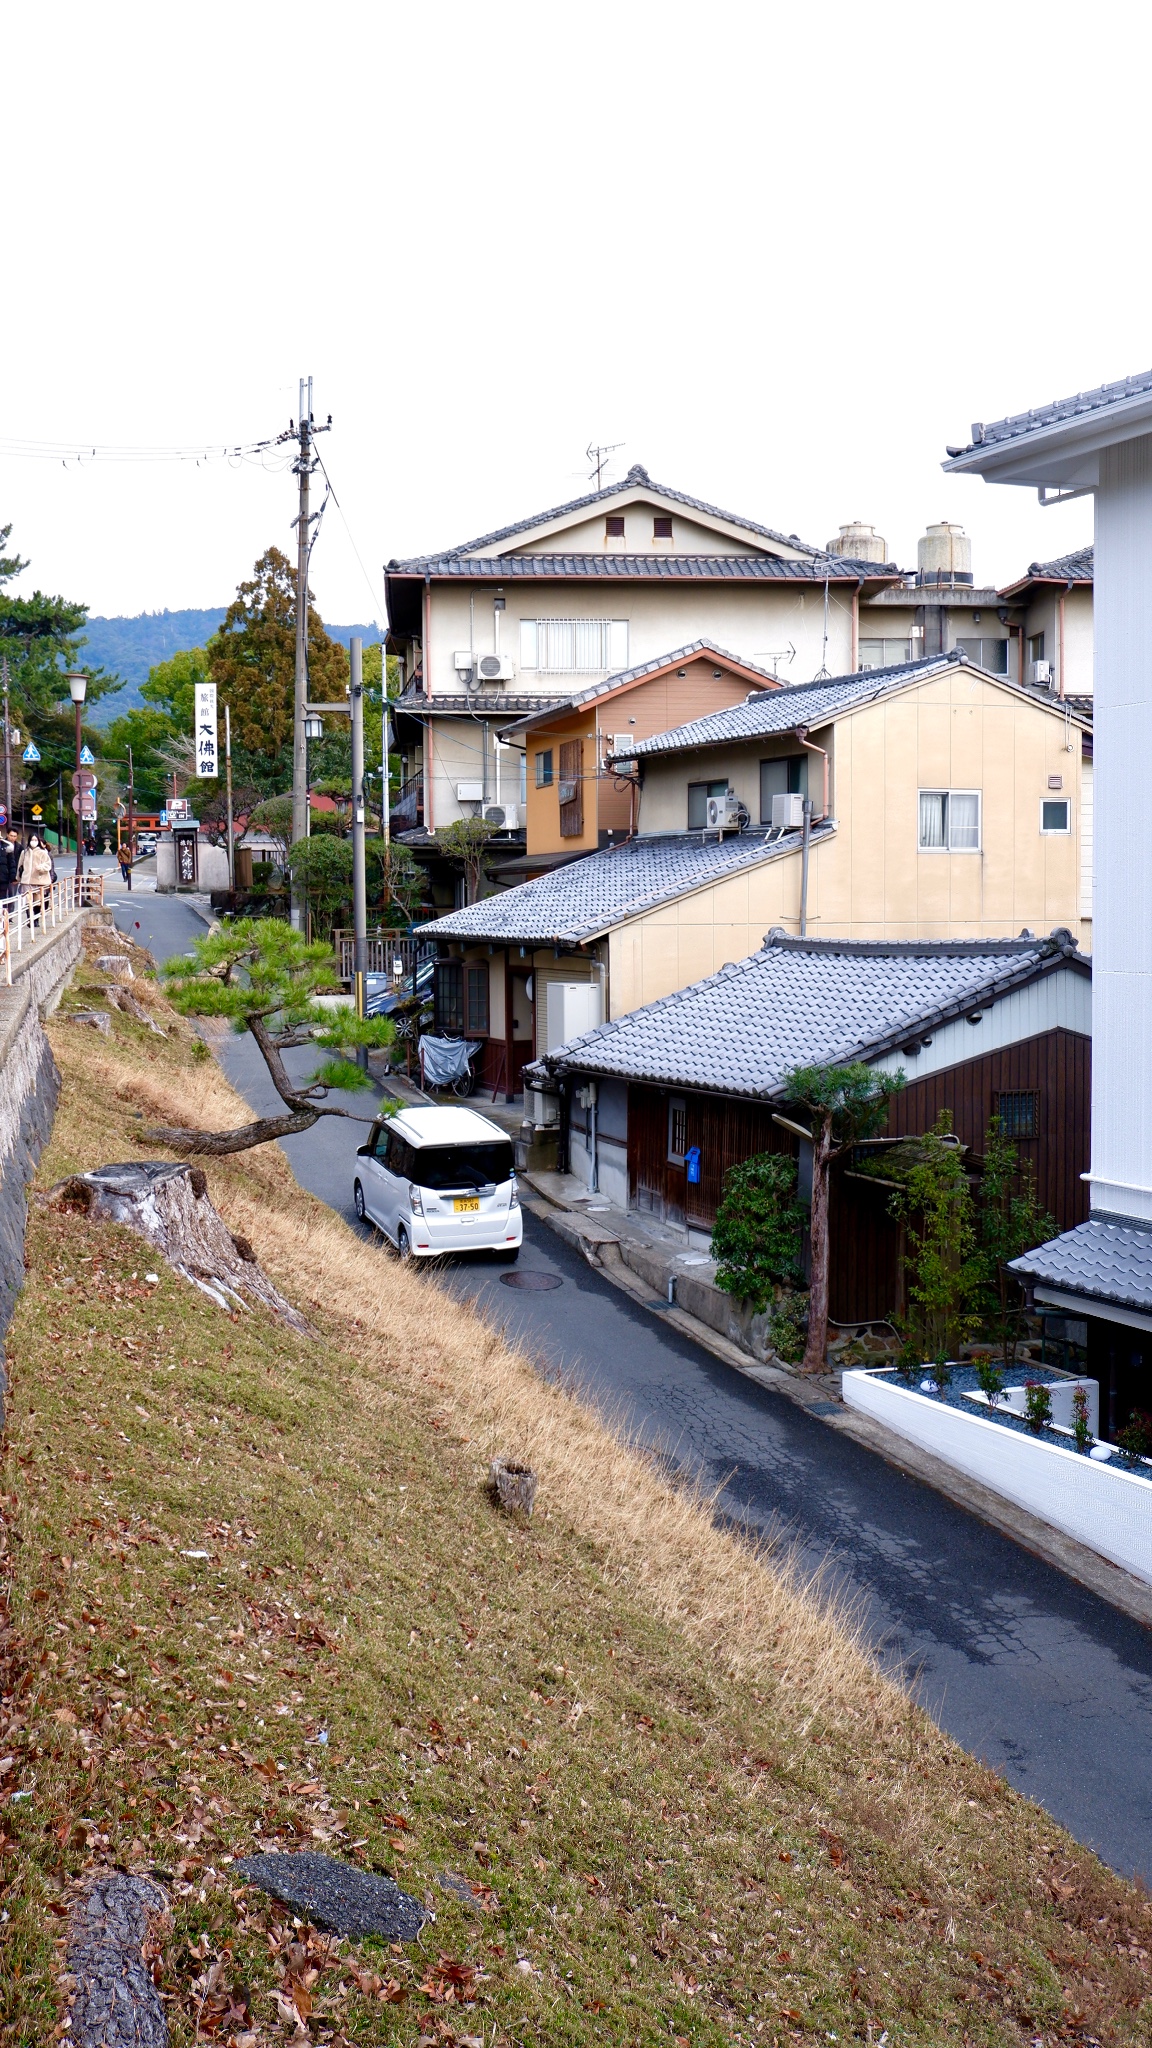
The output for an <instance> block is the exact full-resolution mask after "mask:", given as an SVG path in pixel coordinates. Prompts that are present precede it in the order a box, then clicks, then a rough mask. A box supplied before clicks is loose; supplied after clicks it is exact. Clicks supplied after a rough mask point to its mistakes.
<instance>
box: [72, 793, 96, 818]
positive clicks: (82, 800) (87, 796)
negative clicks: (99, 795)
mask: <svg viewBox="0 0 1152 2048" xmlns="http://www.w3.org/2000/svg"><path fill="white" fill-rule="evenodd" d="M72 809H73V810H74V811H75V813H76V816H77V817H78V818H94V817H95V816H96V799H95V797H94V796H93V794H92V791H91V790H90V789H86V790H84V791H83V792H82V793H81V795H79V796H74V797H73V799H72Z"/></svg>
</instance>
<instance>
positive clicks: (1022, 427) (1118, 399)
mask: <svg viewBox="0 0 1152 2048" xmlns="http://www.w3.org/2000/svg"><path fill="white" fill-rule="evenodd" d="M1150 396H1152V370H1142V371H1141V372H1140V373H1139V375H1137V376H1135V377H1122V378H1121V379H1120V381H1119V382H1118V383H1116V384H1100V385H1098V386H1097V388H1096V389H1095V391H1077V392H1076V393H1075V394H1074V395H1073V396H1072V397H1071V398H1055V399H1053V400H1052V402H1051V404H1050V405H1038V406H1035V407H1034V408H1033V410H1032V411H1031V412H1017V413H1012V414H1011V415H1010V416H1009V418H1008V419H1004V420H990V421H983V420H978V421H977V422H976V423H975V425H974V426H973V428H972V439H971V441H970V442H969V443H968V445H967V447H966V448H949V450H948V453H949V455H950V456H951V457H953V459H955V460H959V459H962V458H963V457H964V456H965V455H972V454H974V453H975V451H976V449H977V448H990V447H993V446H995V445H996V444H997V443H1002V442H1005V441H1017V440H1019V439H1020V438H1021V436H1022V435H1024V434H1035V433H1040V432H1042V431H1043V429H1044V428H1045V427H1058V426H1062V425H1063V423H1064V422H1065V421H1066V420H1075V419H1080V418H1083V417H1087V416H1090V415H1091V414H1093V413H1103V412H1107V411H1109V410H1110V409H1111V408H1112V407H1115V406H1120V405H1124V404H1126V403H1127V402H1128V401H1129V400H1131V399H1138V398H1147V397H1150ZM944 467H945V469H947V468H948V467H949V465H948V463H945V464H944Z"/></svg>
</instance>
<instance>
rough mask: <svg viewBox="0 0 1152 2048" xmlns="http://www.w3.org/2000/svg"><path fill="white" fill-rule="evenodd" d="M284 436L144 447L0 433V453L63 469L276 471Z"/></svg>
mask: <svg viewBox="0 0 1152 2048" xmlns="http://www.w3.org/2000/svg"><path fill="white" fill-rule="evenodd" d="M284 439H285V436H284V435H282V434H281V435H271V436H269V437H268V438H267V439H265V440H262V441H247V442H227V443H224V442H216V443H214V444H212V445H211V446H208V447H204V446H190V447H185V446H181V445H176V446H173V447H166V448H145V447H135V446H132V445H130V444H128V443H120V442H99V441H80V440H75V441H46V440H23V439H20V438H18V437H17V436H15V435H11V434H0V455H10V456H12V457H13V458H14V459H17V460H26V461H39V462H59V463H60V464H61V465H62V466H63V468H65V469H67V468H69V467H73V468H76V469H84V468H88V467H90V466H91V464H92V463H94V462H193V463H195V464H196V465H197V467H201V466H203V465H204V464H205V463H209V462H227V463H228V464H229V466H230V467H232V468H235V467H237V465H238V464H240V463H244V462H247V463H253V464H255V465H256V466H257V467H259V468H262V469H265V470H268V471H270V472H276V471H279V470H282V469H287V468H289V467H290V466H291V460H292V458H291V456H290V455H289V454H288V453H287V451H285V452H284V453H283V454H280V453H278V451H279V450H280V448H281V445H282V443H283V441H284Z"/></svg>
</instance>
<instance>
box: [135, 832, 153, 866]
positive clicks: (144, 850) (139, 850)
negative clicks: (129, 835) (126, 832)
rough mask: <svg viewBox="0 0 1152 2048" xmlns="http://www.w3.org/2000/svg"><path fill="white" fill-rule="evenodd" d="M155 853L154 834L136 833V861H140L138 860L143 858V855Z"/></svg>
mask: <svg viewBox="0 0 1152 2048" xmlns="http://www.w3.org/2000/svg"><path fill="white" fill-rule="evenodd" d="M155 851H156V834H155V833H154V832H138V833H137V834H136V855H137V859H140V860H142V859H143V858H144V856H145V854H148V853H155Z"/></svg>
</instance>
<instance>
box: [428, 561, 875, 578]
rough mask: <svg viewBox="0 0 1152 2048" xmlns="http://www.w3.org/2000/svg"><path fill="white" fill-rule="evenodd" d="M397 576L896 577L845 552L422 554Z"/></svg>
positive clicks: (871, 563)
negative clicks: (791, 555) (795, 556)
mask: <svg viewBox="0 0 1152 2048" xmlns="http://www.w3.org/2000/svg"><path fill="white" fill-rule="evenodd" d="M388 573H389V574H390V575H394V576H430V577H433V578H440V579H445V578H460V579H467V580H470V581H473V582H476V581H480V582H490V583H513V582H517V583H524V582H549V581H551V582H555V581H556V579H557V578H558V577H565V576H575V577H582V578H584V579H585V580H595V581H601V582H612V581H613V580H614V579H615V580H619V579H621V578H627V577H631V578H632V579H633V580H634V581H641V582H644V581H647V582H655V583H676V582H684V581H686V580H687V581H696V582H714V583H824V582H825V581H827V582H829V583H858V582H859V581H860V579H861V578H862V577H863V578H865V579H866V580H867V579H874V578H876V577H878V576H879V577H894V576H898V575H899V574H900V573H901V572H900V571H899V570H898V569H896V568H895V567H894V566H893V565H892V564H891V563H887V564H886V563H883V562H854V561H849V560H847V559H845V558H843V557H841V556H840V555H818V556H816V557H815V558H814V559H813V560H811V561H786V560H785V558H784V557H783V556H782V555H609V554H590V555H571V554H563V555H420V556H417V557H416V558H415V559H414V560H412V561H410V562H390V563H389V564H388Z"/></svg>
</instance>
